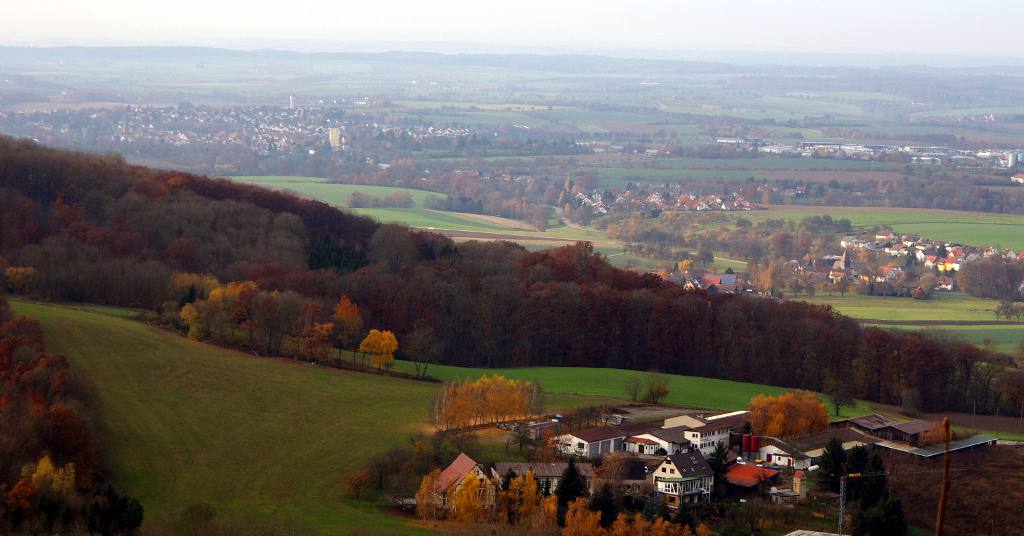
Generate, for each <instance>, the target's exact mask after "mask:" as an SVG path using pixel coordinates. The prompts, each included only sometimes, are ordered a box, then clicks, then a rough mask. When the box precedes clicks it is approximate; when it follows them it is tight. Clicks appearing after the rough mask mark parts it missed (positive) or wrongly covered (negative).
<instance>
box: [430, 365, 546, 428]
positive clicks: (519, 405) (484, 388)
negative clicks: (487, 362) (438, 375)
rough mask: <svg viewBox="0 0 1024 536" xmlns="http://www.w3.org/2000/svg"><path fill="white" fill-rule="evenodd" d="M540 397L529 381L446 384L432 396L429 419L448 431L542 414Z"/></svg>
mask: <svg viewBox="0 0 1024 536" xmlns="http://www.w3.org/2000/svg"><path fill="white" fill-rule="evenodd" d="M542 403H543V393H542V392H541V390H540V387H539V386H538V385H537V384H536V383H534V382H531V381H519V380H513V379H506V378H505V377H504V376H500V375H494V376H481V377H480V378H477V379H476V380H471V379H468V378H467V379H466V380H464V381H462V382H448V383H446V384H444V386H443V387H442V388H441V390H440V391H438V393H437V394H436V395H434V404H433V406H432V409H431V416H432V418H433V421H434V424H435V425H436V426H437V429H438V430H450V429H455V428H463V427H468V426H478V425H481V424H492V423H499V422H504V421H508V420H515V419H529V418H531V417H533V416H534V415H540V414H542V413H543V405H542Z"/></svg>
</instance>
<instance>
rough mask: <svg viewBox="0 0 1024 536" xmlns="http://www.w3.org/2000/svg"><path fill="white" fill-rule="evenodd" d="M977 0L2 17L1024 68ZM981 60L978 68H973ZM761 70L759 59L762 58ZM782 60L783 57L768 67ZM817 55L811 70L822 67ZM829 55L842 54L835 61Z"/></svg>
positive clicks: (429, 41) (21, 36) (389, 2)
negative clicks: (1007, 64) (1008, 64)
mask: <svg viewBox="0 0 1024 536" xmlns="http://www.w3.org/2000/svg"><path fill="white" fill-rule="evenodd" d="M1007 4H1008V3H1007V2H1005V1H1000V0H976V1H975V2H972V3H971V4H970V5H967V4H966V3H964V2H958V1H955V0H931V1H924V0H905V1H901V2H889V1H886V0H862V1H861V2H857V3H835V4H827V5H822V4H820V2H817V1H815V0H785V1H784V2H776V3H766V2H759V1H757V0H734V1H733V2H730V3H729V5H728V6H727V7H724V6H723V5H722V4H721V3H718V2H707V1H699V0H651V1H649V2H646V3H644V4H643V5H642V6H630V5H622V4H600V3H599V4H594V3H592V2H584V1H582V0H563V1H561V2H545V1H541V0H521V1H520V2H516V3H514V4H512V3H504V2H495V1H488V0H441V1H439V2H430V3H424V2H418V1H413V0H377V1H376V2H373V3H352V2H337V1H336V0H291V1H289V2H287V3H273V4H270V3H253V2H247V1H243V0H218V1H217V2H208V1H203V0H178V1H177V2H175V3H173V4H169V3H155V2H154V3H151V2H132V1H129V0H99V1H97V2H91V3H88V4H84V3H82V2H79V1H77V0H44V1H41V2H36V3H24V2H23V3H18V4H16V5H13V6H10V7H7V8H6V9H5V10H4V17H3V18H2V19H0V36H3V37H0V44H4V45H12V46H40V45H42V46H53V45H64V46H67V45H90V46H125V45H137V46H214V47H225V48H242V49H253V48H256V49H259V48H275V49H279V48H284V49H289V50H297V51H304V52H313V51H338V47H339V46H343V47H344V48H346V49H350V48H351V47H354V46H367V45H369V46H373V45H374V44H389V45H400V48H410V49H411V50H416V51H424V50H432V51H438V52H446V53H452V52H495V53H498V52H516V53H523V52H533V53H542V54H550V53H553V52H563V51H564V52H567V53H594V54H599V55H615V56H622V55H626V56H627V57H634V56H637V55H641V56H642V57H656V58H659V59H665V58H670V59H678V58H679V56H684V57H687V58H697V59H701V58H706V57H710V58H718V57H723V54H725V53H728V54H727V57H730V58H732V57H734V56H738V57H739V58H740V60H729V61H742V60H743V57H745V56H746V55H754V56H755V57H757V58H761V57H762V55H766V56H764V57H775V56H777V55H781V54H786V55H790V56H797V55H799V56H807V57H811V58H818V57H819V56H825V57H837V58H842V63H847V64H848V63H850V62H853V63H855V64H864V63H865V62H864V61H862V60H861V59H858V58H868V59H869V60H870V62H869V64H875V65H894V64H907V63H922V61H921V60H922V59H923V60H926V61H924V63H926V64H931V63H935V64H936V65H946V64H950V63H952V64H956V65H989V64H993V63H1001V62H1006V61H1010V62H1013V63H1017V62H1024V51H1021V50H1020V47H1013V46H1011V44H1012V42H1013V41H1012V40H1011V39H1010V36H1014V35H1017V34H1018V33H1019V21H1021V20H1024V3H1012V4H1009V5H1007ZM979 60H980V61H979ZM759 61H761V62H764V61H765V60H763V59H762V60H759ZM776 61H782V62H783V63H785V61H784V60H776ZM821 61H822V60H820V59H816V60H814V61H813V62H812V63H814V64H821ZM836 61H838V60H836Z"/></svg>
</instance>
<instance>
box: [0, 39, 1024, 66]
mask: <svg viewBox="0 0 1024 536" xmlns="http://www.w3.org/2000/svg"><path fill="white" fill-rule="evenodd" d="M3 48H21V49H39V50H45V49H61V48H105V49H131V48H163V49H190V48H194V49H212V50H228V51H233V52H242V53H258V52H268V51H269V52H285V53H295V54H383V53H427V54H443V55H486V54H494V55H537V56H559V55H580V56H597V57H608V58H618V59H637V60H652V61H683V62H712V63H725V64H735V65H780V66H794V67H829V66H835V67H868V68H871V67H876V68H879V67H899V66H924V67H934V68H968V67H1000V66H1013V67H1018V66H1024V55H1019V56H1014V55H978V54H966V53H964V54H950V53H931V54H928V53H918V52H906V53H902V54H892V53H888V54H883V53H879V52H872V51H862V52H854V51H840V50H804V49H742V48H734V49H705V50H696V49H679V50H670V49H646V48H632V47H614V48H610V47H606V46H594V47H587V46H580V45H561V46H560V45H557V44H552V45H544V46H536V45H526V44H510V43H488V42H479V43H475V42H448V41H433V42H429V41H427V42H424V41H329V40H278V41H265V42H219V43H218V42H202V43H186V42H156V41H154V42H142V41H139V42H124V41H118V40H44V41H37V42H15V41H4V40H0V49H3Z"/></svg>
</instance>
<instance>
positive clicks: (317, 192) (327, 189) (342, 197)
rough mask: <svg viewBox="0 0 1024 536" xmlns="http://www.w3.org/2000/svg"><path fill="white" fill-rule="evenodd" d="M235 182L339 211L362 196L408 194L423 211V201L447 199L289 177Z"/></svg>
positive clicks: (242, 178) (418, 192)
mask: <svg viewBox="0 0 1024 536" xmlns="http://www.w3.org/2000/svg"><path fill="white" fill-rule="evenodd" d="M227 178H228V179H231V180H233V181H237V182H244V183H246V184H254V185H256V186H262V187H264V188H270V189H272V190H286V191H290V192H294V193H296V194H298V195H300V196H302V197H310V198H313V199H318V200H320V201H323V202H324V203H329V204H331V205H334V206H337V207H347V206H348V200H349V197H350V196H351V195H352V194H353V193H354V192H360V193H363V194H366V195H369V196H373V197H387V196H389V195H391V194H394V193H397V192H405V193H407V194H409V195H410V196H411V197H412V201H413V203H415V206H416V207H417V208H422V207H423V200H424V199H426V198H427V197H428V196H436V197H440V198H442V199H444V198H447V197H448V196H447V195H446V194H439V193H434V192H428V191H426V190H414V189H412V188H392V187H390V186H372V185H366V184H340V183H336V182H328V181H327V179H323V178H319V177H285V176H279V175H264V176H238V177H227Z"/></svg>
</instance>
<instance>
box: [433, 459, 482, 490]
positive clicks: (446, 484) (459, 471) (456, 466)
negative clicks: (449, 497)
mask: <svg viewBox="0 0 1024 536" xmlns="http://www.w3.org/2000/svg"><path fill="white" fill-rule="evenodd" d="M476 465H477V463H476V461H474V460H473V458H470V457H469V456H466V454H465V453H459V457H458V458H455V461H453V462H452V463H451V465H449V466H448V467H445V468H444V471H441V474H440V475H438V477H437V481H436V482H435V483H434V488H435V489H436V490H437V491H444V490H446V489H448V488H450V487H451V486H452V484H457V483H458V482H459V481H461V480H462V479H463V478H464V477H465V476H466V474H467V473H469V472H470V471H472V470H473V468H474V467H476Z"/></svg>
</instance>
